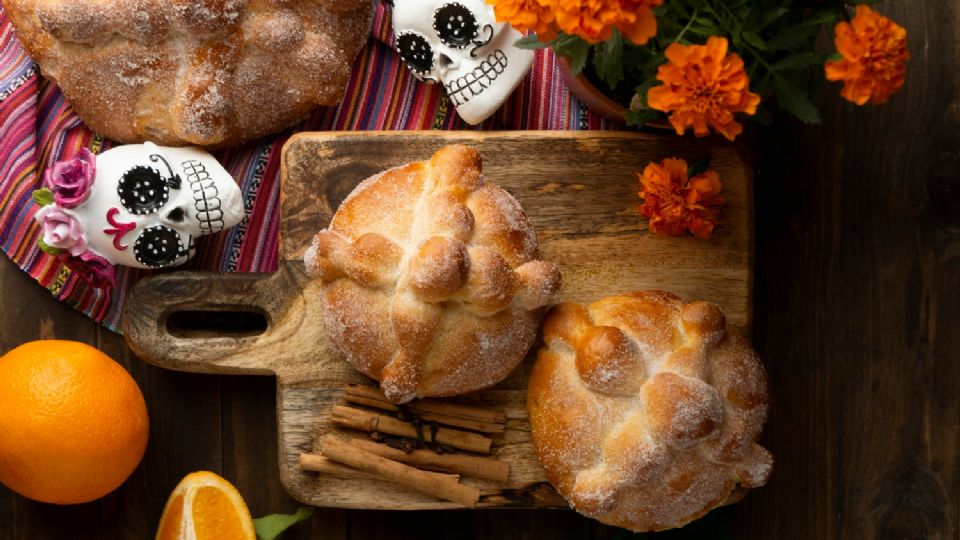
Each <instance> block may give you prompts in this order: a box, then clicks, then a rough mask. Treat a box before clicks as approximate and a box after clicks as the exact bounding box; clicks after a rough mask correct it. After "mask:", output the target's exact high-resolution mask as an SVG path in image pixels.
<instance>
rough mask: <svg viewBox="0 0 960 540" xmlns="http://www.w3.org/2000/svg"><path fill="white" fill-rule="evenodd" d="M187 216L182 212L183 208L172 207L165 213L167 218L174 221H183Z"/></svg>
mask: <svg viewBox="0 0 960 540" xmlns="http://www.w3.org/2000/svg"><path fill="white" fill-rule="evenodd" d="M186 217H187V216H186V215H184V213H183V208H174V209H173V210H171V211H170V212H169V213H167V219H169V220H170V221H172V222H174V223H183V220H184V219H185V218H186Z"/></svg>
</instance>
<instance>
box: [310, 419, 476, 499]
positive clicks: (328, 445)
mask: <svg viewBox="0 0 960 540" xmlns="http://www.w3.org/2000/svg"><path fill="white" fill-rule="evenodd" d="M321 447H322V448H323V455H324V456H325V457H328V458H330V459H332V460H334V461H339V462H340V463H345V464H347V465H350V466H351V467H355V468H357V469H360V470H361V471H364V472H369V473H375V474H378V475H380V476H382V477H383V478H385V479H387V480H391V481H393V482H396V483H398V484H403V485H405V486H407V487H411V488H413V489H416V490H418V491H422V492H424V493H428V494H430V495H433V496H435V497H439V498H441V499H445V500H448V501H454V502H458V503H460V504H462V505H464V506H467V507H470V508H475V507H476V506H477V501H479V500H480V490H479V489H476V488H473V487H470V486H465V485H463V484H461V483H459V482H457V481H456V480H451V479H438V478H437V475H436V473H430V472H428V471H421V470H420V469H415V468H413V467H411V466H409V465H404V464H403V463H399V462H396V461H393V460H390V459H387V458H385V457H380V456H378V455H376V454H372V453H370V452H367V451H366V450H361V449H359V448H356V447H354V446H351V445H350V444H348V443H346V442H343V441H341V440H340V439H337V438H336V437H331V436H329V435H328V436H326V437H324V438H323V440H322V441H321Z"/></svg>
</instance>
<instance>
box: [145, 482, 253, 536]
mask: <svg viewBox="0 0 960 540" xmlns="http://www.w3.org/2000/svg"><path fill="white" fill-rule="evenodd" d="M221 539H223V540H226V539H229V540H234V539H235V540H255V539H256V533H255V532H254V529H253V519H252V518H251V517H250V511H249V510H247V504H246V503H245V502H243V497H241V496H240V492H238V491H237V488H235V487H233V485H232V484H231V483H230V482H227V481H226V480H224V479H223V478H221V477H219V476H217V475H216V474H214V473H212V472H209V471H200V472H195V473H190V474H188V475H187V476H185V477H184V478H183V480H181V481H180V483H179V484H177V487H175V488H174V489H173V493H171V494H170V498H169V499H167V505H166V506H165V507H164V509H163V516H161V517H160V527H159V528H158V529H157V539H156V540H221Z"/></svg>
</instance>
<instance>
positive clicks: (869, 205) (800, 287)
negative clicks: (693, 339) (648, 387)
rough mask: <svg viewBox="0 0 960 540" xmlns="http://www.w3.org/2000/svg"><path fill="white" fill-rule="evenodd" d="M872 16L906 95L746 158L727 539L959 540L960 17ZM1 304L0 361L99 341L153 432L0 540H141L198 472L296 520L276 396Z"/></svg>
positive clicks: (341, 529)
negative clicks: (754, 452)
mask: <svg viewBox="0 0 960 540" xmlns="http://www.w3.org/2000/svg"><path fill="white" fill-rule="evenodd" d="M881 7H882V9H883V11H884V12H885V13H887V14H889V15H891V16H893V17H894V18H896V19H897V20H898V21H900V22H901V23H903V24H904V25H905V26H906V27H907V28H908V31H909V32H910V51H911V54H912V60H911V63H910V70H909V74H908V83H907V88H905V90H904V91H903V92H901V93H900V94H898V95H897V96H895V97H894V98H893V99H892V101H891V102H890V103H889V104H887V105H886V106H882V107H877V108H856V107H853V106H850V105H847V104H844V103H841V102H840V101H839V100H838V99H837V98H836V97H835V96H836V87H835V86H833V85H828V86H827V87H826V88H825V89H824V91H823V95H824V99H822V100H820V101H821V103H822V104H823V113H824V123H823V125H821V126H813V127H806V126H799V125H797V124H795V123H792V122H790V121H781V122H779V123H778V124H777V126H776V127H774V128H772V129H770V130H768V131H766V132H763V133H761V134H760V135H761V136H759V137H758V138H757V140H758V141H759V142H757V143H756V144H755V145H754V147H755V148H756V157H757V161H756V163H757V166H756V169H757V170H756V176H755V180H756V212H757V216H756V260H755V267H754V268H755V276H756V277H755V280H756V281H755V311H754V331H753V334H754V342H755V345H756V347H757V349H758V350H759V352H760V353H761V356H762V357H763V359H764V362H765V364H766V366H767V368H768V370H769V374H770V382H771V390H772V393H773V396H774V402H773V406H772V408H771V414H770V419H769V421H768V423H767V429H766V432H765V437H764V442H765V444H766V445H767V447H768V448H770V449H771V450H772V451H773V453H774V455H775V456H776V458H777V465H776V468H775V471H774V475H773V477H772V479H771V481H770V483H769V485H768V486H766V487H765V488H763V489H762V490H759V491H757V492H756V493H753V494H751V495H750V496H748V497H747V498H746V499H744V501H742V502H741V503H739V504H738V505H736V506H735V507H731V508H730V509H729V510H724V511H722V512H720V513H719V514H712V515H711V516H708V518H707V519H709V520H710V521H711V523H712V525H713V528H712V529H711V530H717V529H727V528H728V526H729V527H730V528H732V534H730V535H728V536H727V537H733V538H758V539H769V538H778V539H779V538H799V539H808V538H809V539H821V538H825V539H847V538H891V539H893V538H910V539H913V538H917V539H919V538H941V539H952V538H958V537H960V528H958V527H960V361H958V360H960V78H958V76H957V72H958V69H960V40H958V39H957V34H956V28H958V27H960V5H958V3H957V2H956V1H955V0H928V1H925V2H911V1H908V0H896V1H894V0H888V1H887V2H884V3H882V4H881ZM0 306H2V308H0V350H7V349H10V348H12V347H13V346H15V345H17V344H19V343H21V342H24V341H27V340H31V339H37V338H39V337H51V336H56V337H58V338H66V339H77V340H80V341H85V342H88V343H92V344H95V345H97V346H99V347H101V348H103V349H104V350H105V351H107V352H108V353H109V354H111V355H112V356H113V357H114V358H116V359H117V360H118V361H120V362H122V363H123V364H124V365H125V366H127V367H128V369H130V371H131V372H132V373H133V375H134V377H135V378H136V379H137V381H138V382H139V383H140V385H141V388H142V389H143V391H144V393H145V395H146V398H147V402H148V403H150V404H151V417H152V419H153V424H152V426H151V443H150V446H149V448H148V450H147V455H146V457H145V459H144V461H143V463H142V464H141V466H140V467H139V468H138V469H137V470H136V472H135V473H134V474H133V476H132V477H131V479H130V480H129V481H128V482H127V483H126V484H124V485H123V487H121V488H120V489H119V490H118V491H117V492H115V493H113V494H111V495H110V496H108V497H106V498H104V499H102V500H101V501H99V502H95V503H91V504H87V505H81V506H75V507H55V506H49V505H43V504H37V503H32V502H30V501H27V500H25V499H23V498H21V497H17V496H14V495H12V494H11V493H10V492H9V491H6V490H2V489H0V540H8V539H18V540H20V539H24V540H34V539H46V538H53V539H61V538H84V539H86V538H91V539H98V538H102V539H115V538H150V537H152V535H153V532H154V530H155V527H156V521H157V519H158V518H159V515H160V511H161V508H162V505H163V502H164V500H165V498H166V496H167V494H168V493H169V491H170V490H171V489H172V488H173V486H174V485H175V484H176V482H177V481H178V480H179V479H180V478H181V477H182V476H183V475H184V474H186V473H187V472H189V471H193V470H197V469H211V470H214V471H218V472H220V473H222V474H223V475H224V476H226V477H227V478H228V479H230V480H231V481H233V482H234V483H235V484H236V485H237V487H238V488H239V489H240V490H241V491H242V492H243V493H244V495H245V497H246V499H247V501H248V503H249V505H250V507H251V511H252V512H253V513H254V514H256V515H262V514H266V513H270V512H280V511H292V510H293V509H294V508H296V506H297V503H295V502H294V501H293V500H292V499H290V498H289V497H288V496H287V495H286V494H285V493H284V492H283V490H282V488H281V487H280V483H279V478H278V475H277V470H276V462H277V448H276V442H275V432H276V420H275V416H274V415H275V411H274V403H275V397H276V396H275V390H274V381H273V380H271V379H270V378H267V377H230V376H213V375H195V374H185V373H176V372H171V371H165V370H161V369H158V368H154V367H151V366H149V365H147V364H145V363H143V362H141V361H140V360H138V359H137V358H135V357H133V356H132V355H131V354H130V353H129V352H128V350H127V349H126V348H125V346H124V344H123V341H122V339H120V338H119V337H117V336H114V335H112V334H110V333H109V332H107V331H105V330H101V329H98V328H96V327H95V325H94V324H93V323H91V322H89V321H88V320H86V319H84V318H83V317H82V316H80V315H78V314H76V313H73V312H71V311H70V309H69V308H67V307H65V306H62V305H59V304H58V303H57V302H56V301H54V300H53V298H51V297H50V296H49V294H48V293H47V292H46V291H45V290H43V289H41V288H40V287H38V286H36V285H35V284H34V283H32V282H31V281H30V280H29V278H27V277H26V276H25V275H24V274H22V273H21V272H20V271H19V270H17V269H16V268H15V267H13V265H12V264H11V263H10V262H9V261H7V260H5V259H4V260H2V261H0ZM0 413H2V412H0ZM182 419H189V420H190V421H189V422H184V421H182ZM700 530H701V532H702V531H703V530H704V528H703V527H702V528H701V529H700ZM618 534H619V533H618V531H616V530H615V529H611V528H607V527H602V526H599V525H595V524H593V523H592V522H590V521H589V520H586V519H584V518H580V517H578V516H577V515H576V514H574V513H572V512H570V511H544V510H494V511H474V512H471V511H440V512H406V513H404V512H372V511H347V510H318V511H317V512H316V513H315V515H314V518H313V519H312V521H311V523H309V524H303V525H301V526H299V527H298V528H297V529H296V530H294V531H292V533H291V534H290V535H289V536H288V537H287V538H289V539H291V540H296V539H304V538H358V539H366V538H394V537H395V538H434V537H437V538H471V537H472V538H534V537H544V538H554V537H571V538H613V537H616V536H618ZM672 536H674V535H661V536H659V537H660V538H668V537H672ZM688 536H690V537H697V536H698V535H688ZM703 536H704V537H708V538H715V537H718V536H716V535H713V534H710V535H709V536H707V535H706V534H704V535H703ZM719 537H721V538H722V537H723V536H719Z"/></svg>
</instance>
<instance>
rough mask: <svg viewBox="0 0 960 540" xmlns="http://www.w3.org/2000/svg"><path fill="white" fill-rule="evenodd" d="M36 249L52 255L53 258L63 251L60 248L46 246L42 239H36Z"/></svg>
mask: <svg viewBox="0 0 960 540" xmlns="http://www.w3.org/2000/svg"><path fill="white" fill-rule="evenodd" d="M37 247H39V248H40V251H42V252H44V253H46V254H47V255H53V256H54V257H56V256H57V255H60V254H61V253H63V250H62V249H60V248H55V247H51V246H48V245H47V243H46V242H44V241H43V238H37Z"/></svg>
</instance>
